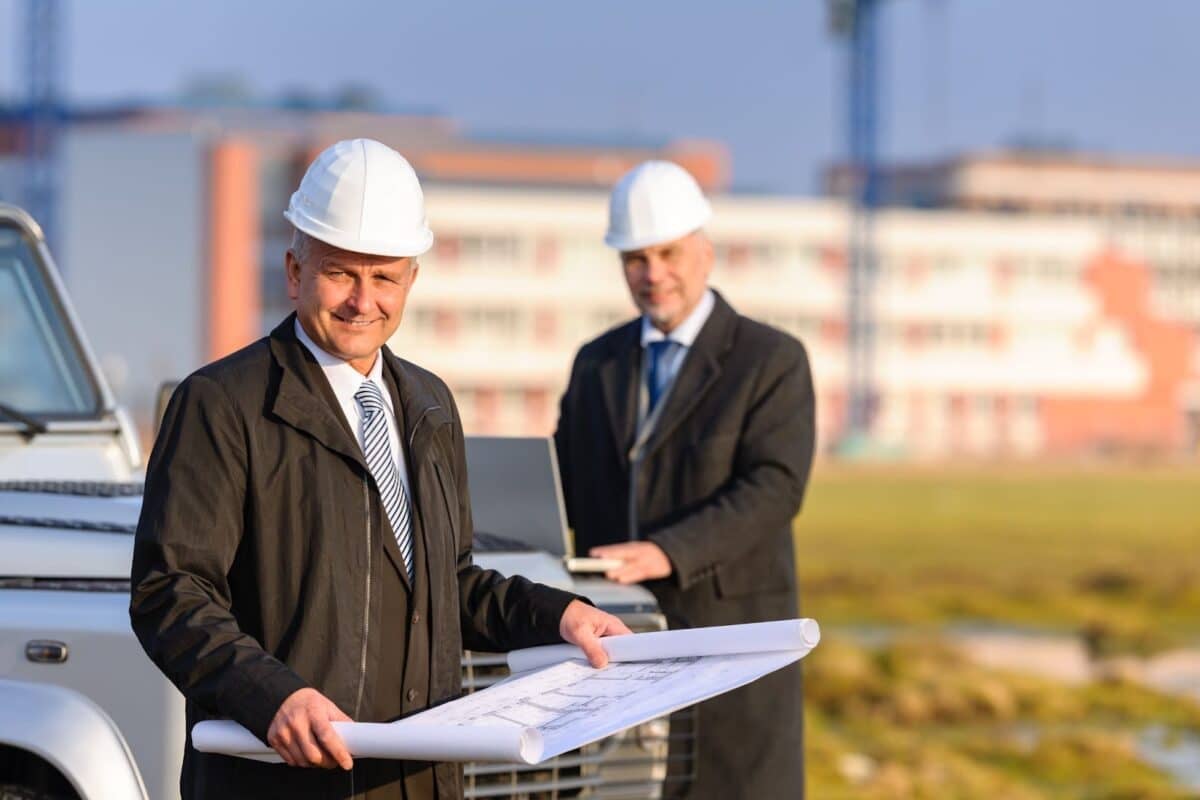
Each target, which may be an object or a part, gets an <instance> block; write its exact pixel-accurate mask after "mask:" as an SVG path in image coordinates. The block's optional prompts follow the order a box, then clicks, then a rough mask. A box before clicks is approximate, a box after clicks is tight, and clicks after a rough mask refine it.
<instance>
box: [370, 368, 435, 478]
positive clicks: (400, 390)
mask: <svg viewBox="0 0 1200 800" xmlns="http://www.w3.org/2000/svg"><path fill="white" fill-rule="evenodd" d="M380 352H381V355H382V356H383V359H384V361H383V367H384V369H385V370H388V371H389V372H390V373H391V376H392V380H393V381H395V385H396V395H398V396H395V397H394V401H395V402H398V403H399V405H397V406H396V407H397V408H398V409H400V410H401V414H402V415H403V416H402V418H403V420H404V428H405V434H404V435H405V442H404V446H406V447H407V448H408V454H409V476H410V478H415V476H416V474H417V466H418V465H420V464H421V463H422V462H423V461H424V460H425V458H426V456H427V455H428V454H429V444H430V442H431V441H432V437H433V434H434V433H435V432H436V431H437V429H438V428H440V427H441V426H443V425H449V424H450V423H451V410H450V409H449V408H447V407H446V406H445V404H444V403H443V402H442V400H440V399H439V398H438V397H437V395H435V394H434V393H433V389H432V388H431V387H430V386H429V383H428V381H427V380H426V379H425V378H424V377H423V376H422V374H421V370H420V369H418V368H417V367H416V366H415V365H414V364H412V363H410V362H408V361H405V360H404V359H402V358H397V357H396V356H395V354H393V353H392V351H391V350H390V349H389V348H388V347H387V345H384V347H383V349H382V350H381V351H380Z"/></svg>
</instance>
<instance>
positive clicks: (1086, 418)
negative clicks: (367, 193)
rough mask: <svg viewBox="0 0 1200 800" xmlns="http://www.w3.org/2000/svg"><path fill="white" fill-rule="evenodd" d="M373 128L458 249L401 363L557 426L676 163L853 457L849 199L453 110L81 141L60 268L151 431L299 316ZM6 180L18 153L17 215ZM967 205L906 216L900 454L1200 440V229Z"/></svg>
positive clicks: (493, 411)
mask: <svg viewBox="0 0 1200 800" xmlns="http://www.w3.org/2000/svg"><path fill="white" fill-rule="evenodd" d="M349 136H371V137H374V138H378V139H380V140H382V141H384V142H387V143H389V144H391V145H393V146H394V147H396V148H397V149H399V150H400V151H401V152H403V153H405V155H406V156H408V157H409V158H410V160H411V161H412V162H413V164H414V166H415V167H416V169H417V171H418V172H419V173H420V175H421V177H422V180H423V183H424V185H425V187H426V195H427V203H428V213H429V218H430V223H431V225H432V227H433V229H434V233H435V236H436V243H435V246H434V249H433V251H431V252H430V253H429V254H428V255H427V256H425V257H423V258H422V259H421V263H422V270H421V274H420V279H419V281H418V285H417V289H416V290H415V292H414V293H413V295H412V298H411V300H410V304H409V308H408V310H407V312H406V317H405V321H404V323H403V325H402V326H401V329H400V332H399V333H398V335H397V337H396V339H395V341H394V342H393V344H394V346H395V349H396V350H397V351H398V352H399V353H400V354H402V355H403V356H405V357H407V358H410V359H412V360H414V361H417V362H418V363H421V364H423V365H425V366H428V367H430V368H432V369H434V370H435V371H436V372H438V373H440V374H441V375H443V376H444V377H445V378H446V379H447V380H448V382H449V383H450V384H451V386H452V388H453V389H454V391H455V395H456V398H457V400H458V402H459V405H460V408H461V411H462V414H463V419H464V423H465V425H466V427H467V429H468V431H471V432H478V433H501V434H546V433H549V432H550V431H552V430H553V427H554V421H555V418H556V416H557V401H558V397H559V394H560V393H561V391H562V388H563V387H564V385H565V383H566V379H567V374H568V369H569V366H570V360H571V357H572V356H573V354H574V352H575V350H576V348H577V347H578V346H579V344H581V343H582V342H583V341H585V340H587V339H589V338H591V337H593V336H596V335H597V334H599V333H600V332H602V331H603V330H605V329H606V328H608V327H610V326H612V325H614V324H617V323H619V322H621V321H624V320H626V319H629V318H630V317H632V315H633V310H632V305H631V303H630V301H629V298H628V296H627V293H626V290H625V287H624V283H623V280H622V277H621V272H620V268H619V264H618V261H617V258H616V256H615V255H614V254H613V253H612V252H611V251H609V250H608V249H607V248H605V247H604V246H603V245H602V243H601V237H602V235H603V229H604V223H605V214H606V195H607V189H608V187H609V186H610V185H611V184H612V182H613V181H614V180H615V179H616V177H617V176H619V175H620V174H621V173H622V172H624V171H625V170H626V169H627V168H628V167H629V166H632V165H633V164H634V163H637V162H638V161H641V160H643V159H645V158H649V157H661V158H671V159H673V160H676V161H678V162H680V163H681V164H683V165H684V166H685V167H687V168H688V169H689V170H691V171H692V172H693V173H694V174H695V175H696V176H697V178H698V179H699V180H700V182H701V183H702V184H703V185H704V186H705V188H706V189H707V190H708V191H709V192H711V193H712V194H713V195H714V205H715V207H716V214H715V218H714V220H713V223H712V225H711V226H710V228H709V233H710V235H711V237H712V238H713V241H714V243H715V245H716V249H717V254H718V266H717V270H716V272H715V274H714V283H715V285H716V286H717V287H718V289H720V290H721V291H722V292H724V293H725V294H726V296H727V297H728V298H729V299H730V300H731V302H733V303H734V305H735V306H736V307H737V308H739V309H740V310H741V311H743V312H744V313H747V314H750V315H752V316H755V317H758V318H760V319H763V320H765V321H767V322H769V323H771V324H774V325H776V326H778V327H780V328H783V329H785V330H788V331H790V332H792V333H793V334H795V335H797V336H798V337H799V338H801V339H802V340H804V341H805V343H806V344H807V345H808V348H809V352H810V354H811V357H812V361H813V365H814V371H815V375H816V381H817V392H818V424H819V433H820V438H821V442H822V443H823V444H826V445H828V444H829V443H831V442H833V441H834V440H835V438H836V434H837V433H838V431H839V430H840V428H841V425H842V415H843V407H844V388H843V387H844V385H845V376H844V367H845V338H846V326H845V320H844V313H845V305H846V304H845V301H844V295H845V290H846V264H845V254H844V242H845V241H846V214H845V207H844V204H843V203H841V202H840V201H838V200H834V199H800V198H783V197H765V196H746V195H738V194H731V193H729V192H727V191H726V187H727V184H728V176H729V166H728V163H727V158H726V156H725V153H724V150H723V149H722V148H721V147H720V146H719V145H716V144H713V143H704V142H679V143H670V142H663V143H650V144H648V145H647V144H642V143H612V142H599V143H587V142H575V143H547V142H520V141H500V140H481V139H473V138H471V137H469V136H467V135H464V134H463V133H462V132H461V131H459V130H458V129H457V128H456V126H455V125H454V124H453V123H452V121H449V120H447V119H445V118H441V117H436V116H428V115H415V116H383V115H376V114H365V113H338V114H333V113H317V112H299V111H295V112H287V111H277V110H249V111H246V110H243V111H204V112H197V111H179V110H169V109H168V110H145V109H139V110H134V111H130V112H127V113H125V114H123V115H118V116H116V117H114V116H113V115H108V116H106V117H105V118H103V119H92V120H89V119H78V120H76V121H75V122H74V123H73V124H72V125H71V126H69V128H68V131H67V133H66V135H65V137H64V153H65V162H64V164H63V183H64V188H63V198H62V210H61V212H60V225H61V228H62V233H61V237H60V238H61V239H62V247H61V248H60V249H61V251H62V252H61V253H60V260H61V262H62V264H63V267H64V270H65V272H66V274H67V280H68V284H69V285H70V287H71V289H72V292H73V294H74V296H75V302H76V303H77V305H78V306H79V311H80V313H81V316H82V317H83V319H84V321H85V324H86V325H87V326H88V328H89V330H90V331H91V333H92V337H93V340H94V344H95V345H96V349H97V350H98V351H99V353H100V357H101V360H102V362H103V363H104V365H105V368H106V369H107V370H108V372H109V374H110V376H111V377H112V378H113V382H114V384H115V385H116V388H117V390H118V392H119V394H120V395H121V396H122V397H123V398H124V399H125V400H127V401H128V402H130V404H131V405H132V406H133V407H134V409H135V411H137V412H138V413H139V414H140V415H141V416H142V418H143V419H147V420H148V418H149V409H150V408H151V402H152V398H153V394H154V389H155V386H156V385H157V383H158V382H159V381H161V380H165V379H168V378H178V377H180V376H182V375H184V374H187V373H188V372H189V371H191V370H192V369H194V368H195V367H196V366H198V365H199V364H201V363H203V362H204V361H207V360H209V359H211V358H214V357H217V356H219V355H222V354H224V353H227V352H230V351H231V350H233V349H235V348H237V347H239V346H241V345H242V344H244V343H246V342H248V341H250V340H252V339H253V338H255V337H257V336H259V335H261V334H262V333H263V332H264V331H266V330H269V329H270V328H271V327H273V326H274V325H275V324H276V322H277V321H278V320H279V319H281V318H282V317H283V316H284V315H285V314H286V313H288V312H289V311H290V305H289V303H288V300H287V296H286V292H285V287H284V280H283V266H282V265H283V253H284V251H285V249H286V247H287V244H288V241H289V238H290V229H289V226H288V225H287V223H286V221H285V220H284V219H283V217H282V210H283V209H284V207H285V206H286V204H287V200H288V196H289V194H290V192H291V191H292V190H293V189H294V187H295V185H296V184H297V183H298V181H299V177H300V175H301V174H302V171H303V169H304V168H305V166H306V165H307V163H308V162H309V161H310V160H311V158H312V157H313V156H314V155H315V154H316V153H317V152H319V151H320V149H322V148H323V147H324V146H326V145H327V144H329V143H331V142H332V141H335V140H337V139H339V138H345V137H349ZM0 141H3V137H2V136H0ZM8 166H9V167H10V168H11V163H10V164H9V165H8ZM6 174H7V173H6V171H5V164H4V160H3V159H2V158H0V199H4V198H5V196H6V195H5V191H4V176H5V175H6ZM1164 179H1167V178H1164ZM939 196H940V197H942V198H943V199H942V200H941V201H939V202H936V203H933V202H930V203H926V204H925V205H936V206H939V207H938V208H893V209H887V210H885V211H883V212H882V213H881V214H880V216H879V221H878V241H879V249H880V257H879V266H880V276H879V282H878V291H877V295H876V304H877V305H876V319H877V322H878V336H877V352H876V355H877V364H878V369H877V375H878V380H879V389H880V399H879V410H878V414H877V415H876V423H875V424H876V431H875V432H876V434H877V437H878V439H879V440H880V441H881V442H883V443H884V444H886V445H887V446H889V447H890V448H892V449H893V450H894V451H895V452H896V453H897V454H898V455H904V456H912V457H930V458H936V457H947V456H974V457H989V458H990V457H997V456H1014V457H1030V456H1038V455H1043V454H1059V455H1074V454H1079V453H1089V452H1097V451H1105V450H1129V449H1137V450H1152V451H1160V452H1180V451H1187V450H1189V449H1194V447H1195V437H1196V427H1197V421H1198V420H1200V390H1198V387H1200V383H1198V382H1197V375H1198V374H1200V370H1198V369H1197V360H1196V359H1197V351H1198V348H1197V346H1196V334H1197V331H1198V330H1200V215H1193V216H1190V217H1189V216H1187V215H1180V216H1178V217H1171V218H1170V219H1160V218H1157V217H1155V218H1148V217H1140V218H1139V220H1138V222H1137V224H1130V225H1116V224H1114V223H1113V220H1112V219H1111V218H1110V217H1109V216H1108V215H1100V214H1079V213H1076V214H1070V215H1068V214H1060V213H1050V212H1049V210H1047V209H1044V208H1034V207H1033V206H1030V207H1029V208H1025V209H1016V208H1008V207H1004V208H999V207H997V206H993V205H983V206H977V205H973V204H968V203H965V202H963V203H956V202H954V201H952V200H951V199H948V198H952V197H953V196H954V195H953V193H952V192H944V193H943V194H942V195H939ZM1197 197H1200V195H1197ZM1114 203H1115V201H1114ZM910 205H916V203H915V202H914V203H910ZM960 206H961V207H960ZM1114 207H1115V206H1114Z"/></svg>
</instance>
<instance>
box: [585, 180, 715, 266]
mask: <svg viewBox="0 0 1200 800" xmlns="http://www.w3.org/2000/svg"><path fill="white" fill-rule="evenodd" d="M711 216H712V206H710V205H709V204H708V201H707V200H705V199H704V194H703V193H702V192H701V191H700V187H699V186H698V185H697V184H696V179H695V178H693V177H692V176H691V174H689V173H688V171H687V170H685V169H684V168H683V167H681V166H679V165H678V164H672V163H671V162H670V161H647V162H645V163H643V164H639V165H638V166H636V167H634V168H633V169H631V170H630V171H629V172H626V173H625V175H623V176H622V177H621V180H619V181H617V185H616V186H614V187H613V190H612V196H611V197H610V198H609V201H608V233H606V234H605V235H604V243H605V244H606V245H608V246H609V247H615V248H616V249H618V250H621V251H622V252H624V251H628V250H640V249H641V248H643V247H651V246H653V245H656V244H664V243H666V242H671V241H674V240H675V239H679V238H681V237H683V236H686V235H688V234H689V233H691V232H692V231H696V230H699V229H700V228H702V227H704V224H705V223H706V222H708V220H709V218H710V217H711Z"/></svg>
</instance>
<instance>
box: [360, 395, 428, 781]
mask: <svg viewBox="0 0 1200 800" xmlns="http://www.w3.org/2000/svg"><path fill="white" fill-rule="evenodd" d="M435 408H441V406H430V407H429V408H426V409H425V410H424V411H422V412H421V416H420V417H418V418H417V421H416V423H415V424H414V425H413V427H412V433H411V434H409V437H408V447H409V450H410V451H411V450H412V443H413V440H414V439H415V438H416V435H417V428H419V427H420V426H421V423H422V422H423V421H424V420H425V417H426V415H428V414H429V412H430V411H433V410H434V409H435ZM362 487H363V510H364V511H366V517H367V581H366V587H367V598H366V602H365V603H364V604H363V639H362V651H361V655H360V656H359V662H358V695H357V697H356V698H355V700H354V718H355V719H358V718H359V717H360V716H361V715H362V698H363V687H364V685H365V684H366V680H367V641H368V637H369V634H370V632H371V487H370V485H369V483H368V482H367V476H366V475H363V476H362ZM355 794H356V792H355V789H354V770H350V795H351V796H352V797H353V796H355Z"/></svg>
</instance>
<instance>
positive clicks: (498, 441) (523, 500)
mask: <svg viewBox="0 0 1200 800" xmlns="http://www.w3.org/2000/svg"><path fill="white" fill-rule="evenodd" d="M466 443H467V475H468V477H469V479H470V489H471V515H472V516H473V517H474V518H475V530H476V531H479V532H482V533H489V534H492V535H494V536H503V537H505V538H507V539H516V540H518V541H520V542H524V543H525V544H527V545H529V546H530V547H533V548H535V549H537V550H544V551H546V552H548V553H551V554H552V555H556V556H565V555H567V554H568V538H567V517H566V512H565V511H564V508H565V506H564V504H563V497H562V487H561V485H560V484H559V480H558V457H557V455H556V453H555V452H554V442H553V440H551V439H549V438H540V437H507V436H468V437H467V440H466Z"/></svg>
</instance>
